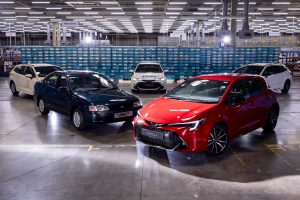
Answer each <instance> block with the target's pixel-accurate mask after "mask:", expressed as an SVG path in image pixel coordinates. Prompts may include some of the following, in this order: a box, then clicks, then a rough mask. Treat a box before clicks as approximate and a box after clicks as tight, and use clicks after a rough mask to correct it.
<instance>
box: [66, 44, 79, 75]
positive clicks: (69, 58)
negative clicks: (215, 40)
mask: <svg viewBox="0 0 300 200" xmlns="http://www.w3.org/2000/svg"><path fill="white" fill-rule="evenodd" d="M65 52H66V54H65V56H66V63H65V69H66V70H70V69H76V68H77V66H78V59H79V58H78V57H79V56H78V48H74V47H65Z"/></svg>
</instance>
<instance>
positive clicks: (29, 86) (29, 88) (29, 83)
mask: <svg viewBox="0 0 300 200" xmlns="http://www.w3.org/2000/svg"><path fill="white" fill-rule="evenodd" d="M27 74H30V75H31V76H32V77H31V78H27V77H26V75H27ZM25 78H26V83H25V88H24V90H25V91H26V92H27V93H28V94H32V95H33V91H34V84H35V83H36V81H37V77H36V74H35V72H34V70H33V69H32V67H31V66H27V67H26V69H25Z"/></svg>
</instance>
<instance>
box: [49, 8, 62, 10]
mask: <svg viewBox="0 0 300 200" xmlns="http://www.w3.org/2000/svg"><path fill="white" fill-rule="evenodd" d="M61 9H62V8H55V7H54V8H46V10H61Z"/></svg>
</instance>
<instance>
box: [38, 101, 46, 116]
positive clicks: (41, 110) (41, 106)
mask: <svg viewBox="0 0 300 200" xmlns="http://www.w3.org/2000/svg"><path fill="white" fill-rule="evenodd" d="M39 109H40V112H41V113H43V112H44V111H45V104H44V101H43V100H42V99H40V101H39Z"/></svg>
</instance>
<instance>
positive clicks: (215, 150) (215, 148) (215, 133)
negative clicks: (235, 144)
mask: <svg viewBox="0 0 300 200" xmlns="http://www.w3.org/2000/svg"><path fill="white" fill-rule="evenodd" d="M227 146H228V131H227V128H226V127H225V126H223V125H216V126H215V127H214V128H213V129H212V130H211V132H210V133H209V136H208V141H207V153H208V154H209V155H212V156H217V155H220V154H222V153H223V152H224V151H225V150H226V148H227Z"/></svg>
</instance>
